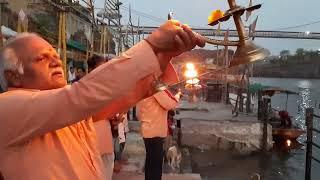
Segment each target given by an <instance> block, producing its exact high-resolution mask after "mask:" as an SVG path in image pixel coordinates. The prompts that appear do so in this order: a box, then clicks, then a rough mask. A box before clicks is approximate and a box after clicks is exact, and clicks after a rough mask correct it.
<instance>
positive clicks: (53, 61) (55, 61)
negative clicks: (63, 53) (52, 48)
mask: <svg viewBox="0 0 320 180" xmlns="http://www.w3.org/2000/svg"><path fill="white" fill-rule="evenodd" d="M50 66H51V67H62V61H61V59H60V58H55V57H53V58H51V61H50Z"/></svg>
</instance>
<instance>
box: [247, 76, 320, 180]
mask: <svg viewBox="0 0 320 180" xmlns="http://www.w3.org/2000/svg"><path fill="white" fill-rule="evenodd" d="M251 82H256V83H261V84H263V85H267V86H276V87H281V88H285V89H288V90H291V91H295V92H298V93H299V95H297V96H289V100H288V109H287V110H288V112H289V114H290V115H291V116H293V118H292V119H294V120H295V121H294V123H295V124H296V125H297V126H299V127H300V128H302V129H304V130H305V129H306V128H305V109H306V108H308V107H313V108H314V112H315V113H316V114H317V115H320V107H319V106H320V80H315V79H313V80H304V79H285V78H283V79H279V78H252V79H251ZM285 99H286V96H285V95H281V94H279V95H275V96H274V97H273V98H272V106H273V107H274V108H276V109H278V110H283V109H285V106H284V103H285ZM314 127H315V128H318V129H320V119H316V118H315V119H314ZM305 139H306V138H305V135H304V136H302V137H301V138H300V139H298V140H299V142H300V143H302V144H304V142H305ZM314 141H315V142H317V143H320V138H319V135H318V134H314ZM314 156H315V157H317V158H320V151H317V150H316V149H315V148H314ZM269 161H271V164H272V165H271V164H270V165H271V167H269V169H266V170H264V172H265V173H266V174H269V175H270V174H272V176H267V177H268V178H266V179H272V180H274V179H290V180H300V179H303V177H304V161H305V148H304V147H302V148H301V149H297V150H295V151H291V152H290V153H288V154H283V153H280V152H279V153H275V154H273V157H272V158H270V160H269ZM262 167H263V166H262ZM264 168H267V167H264ZM312 177H313V179H320V166H319V164H316V163H313V169H312Z"/></svg>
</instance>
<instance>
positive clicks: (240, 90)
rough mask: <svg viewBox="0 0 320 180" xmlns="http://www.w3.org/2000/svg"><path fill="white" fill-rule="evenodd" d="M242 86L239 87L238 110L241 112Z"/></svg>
mask: <svg viewBox="0 0 320 180" xmlns="http://www.w3.org/2000/svg"><path fill="white" fill-rule="evenodd" d="M242 92H243V91H242V88H241V87H240V88H239V96H240V98H239V112H243V96H242Z"/></svg>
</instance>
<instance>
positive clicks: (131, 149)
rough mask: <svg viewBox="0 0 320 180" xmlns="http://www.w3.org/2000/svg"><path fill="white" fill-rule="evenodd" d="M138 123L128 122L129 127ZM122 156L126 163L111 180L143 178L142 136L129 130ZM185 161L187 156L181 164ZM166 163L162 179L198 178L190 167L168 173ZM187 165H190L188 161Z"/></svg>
mask: <svg viewBox="0 0 320 180" xmlns="http://www.w3.org/2000/svg"><path fill="white" fill-rule="evenodd" d="M138 125H139V123H138V122H130V124H129V126H130V128H132V127H135V128H137V126H138ZM124 157H126V158H128V164H126V165H123V166H122V168H121V171H120V173H118V174H114V176H113V180H118V179H119V180H143V179H144V173H143V168H144V161H145V147H144V143H143V140H142V137H141V136H140V134H139V133H137V132H134V131H132V132H130V133H129V134H128V135H127V142H126V146H125V149H124ZM186 161H188V159H187V158H184V159H183V161H182V166H186V165H185V164H188V163H187V162H186ZM166 166H167V164H164V168H163V171H164V174H163V178H162V179H163V180H180V179H181V180H182V179H183V180H200V179H201V177H200V174H192V173H190V172H191V167H185V168H184V169H183V170H181V172H182V173H183V174H179V173H168V172H171V171H170V168H168V167H166ZM188 166H191V164H190V162H189V164H188Z"/></svg>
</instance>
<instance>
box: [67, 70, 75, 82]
mask: <svg viewBox="0 0 320 180" xmlns="http://www.w3.org/2000/svg"><path fill="white" fill-rule="evenodd" d="M75 79H76V72H75V71H74V68H73V67H72V66H71V67H70V68H69V71H68V83H71V82H73V80H75Z"/></svg>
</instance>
